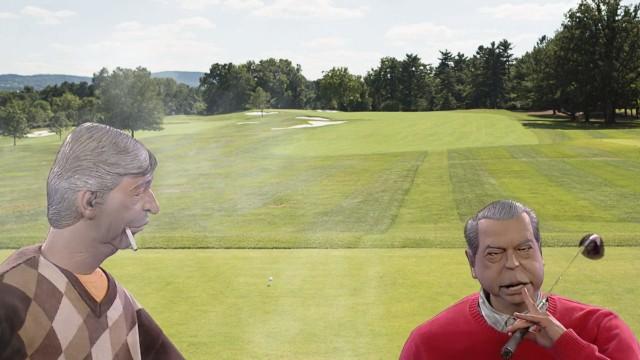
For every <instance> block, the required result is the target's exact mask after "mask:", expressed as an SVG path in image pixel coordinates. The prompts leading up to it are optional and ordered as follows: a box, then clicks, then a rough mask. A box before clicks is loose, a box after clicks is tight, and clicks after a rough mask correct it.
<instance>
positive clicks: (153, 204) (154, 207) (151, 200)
mask: <svg viewBox="0 0 640 360" xmlns="http://www.w3.org/2000/svg"><path fill="white" fill-rule="evenodd" d="M144 210H145V211H148V212H150V213H152V214H154V215H155V214H157V213H159V212H160V204H158V200H157V199H156V196H155V194H154V193H153V191H151V189H149V192H148V195H147V198H146V199H145V204H144Z"/></svg>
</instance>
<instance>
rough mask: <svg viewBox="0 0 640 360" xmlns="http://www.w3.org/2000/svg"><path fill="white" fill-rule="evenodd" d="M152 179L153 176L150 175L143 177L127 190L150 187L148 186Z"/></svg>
mask: <svg viewBox="0 0 640 360" xmlns="http://www.w3.org/2000/svg"><path fill="white" fill-rule="evenodd" d="M152 181H153V178H152V177H151V178H147V179H144V180H142V181H140V182H139V183H137V184H135V185H133V186H132V187H131V188H130V189H129V190H130V191H131V190H138V189H140V188H147V187H150V186H151V182H152Z"/></svg>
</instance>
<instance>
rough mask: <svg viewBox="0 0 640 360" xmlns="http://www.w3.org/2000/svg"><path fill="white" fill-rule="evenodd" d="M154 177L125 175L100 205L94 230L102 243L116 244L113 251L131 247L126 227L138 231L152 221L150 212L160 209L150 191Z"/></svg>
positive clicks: (133, 231) (154, 212) (134, 231)
mask: <svg viewBox="0 0 640 360" xmlns="http://www.w3.org/2000/svg"><path fill="white" fill-rule="evenodd" d="M152 180H153V177H152V175H148V176H126V177H124V178H123V179H122V181H121V182H120V184H118V186H117V187H116V188H115V189H113V190H112V191H111V192H110V193H109V194H107V195H106V196H105V197H104V199H103V200H102V204H101V206H100V207H98V209H97V213H96V218H95V220H96V221H95V230H96V232H97V235H99V236H98V238H99V239H101V240H100V242H101V243H102V244H104V245H110V246H111V247H113V249H112V251H113V253H115V252H116V251H117V250H118V249H126V248H128V247H129V239H128V238H127V234H126V232H125V228H126V227H129V229H131V232H132V233H133V234H135V233H138V232H140V231H142V229H143V228H144V226H145V225H146V224H147V222H148V221H149V213H151V214H157V213H158V211H160V207H159V205H158V202H157V201H156V198H155V196H154V194H153V191H151V182H152Z"/></svg>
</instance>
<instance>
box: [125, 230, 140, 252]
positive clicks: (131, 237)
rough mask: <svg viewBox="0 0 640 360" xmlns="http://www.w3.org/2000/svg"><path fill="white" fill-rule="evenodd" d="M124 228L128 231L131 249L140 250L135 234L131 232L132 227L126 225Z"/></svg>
mask: <svg viewBox="0 0 640 360" xmlns="http://www.w3.org/2000/svg"><path fill="white" fill-rule="evenodd" d="M124 230H125V232H126V233H127V237H128V238H129V244H130V245H131V246H130V247H131V250H133V251H138V245H137V244H136V239H135V238H134V237H133V234H132V233H131V229H129V228H128V227H126V228H125V229H124Z"/></svg>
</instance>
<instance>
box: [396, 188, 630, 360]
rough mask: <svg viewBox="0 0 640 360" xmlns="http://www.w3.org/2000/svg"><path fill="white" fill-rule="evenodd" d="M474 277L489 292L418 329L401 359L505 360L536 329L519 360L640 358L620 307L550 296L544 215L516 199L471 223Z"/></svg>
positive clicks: (466, 232)
mask: <svg viewBox="0 0 640 360" xmlns="http://www.w3.org/2000/svg"><path fill="white" fill-rule="evenodd" d="M464 236H465V239H466V240H467V249H466V250H465V254H466V257H467V261H468V262H469V267H470V269H471V276H472V277H473V278H474V279H477V280H478V282H479V283H480V286H481V289H480V292H479V293H477V294H472V295H470V296H467V297H465V298H464V299H462V300H460V301H459V302H458V303H456V304H454V305H452V306H451V307H449V308H448V309H446V310H444V311H443V312H441V313H440V314H438V315H436V316H435V317H433V318H432V319H431V320H428V321H427V322H425V323H423V324H422V325H420V326H418V327H417V328H416V329H415V330H413V332H412V333H411V335H410V336H409V339H408V340H407V341H406V343H405V345H404V348H403V349H402V353H401V355H400V358H401V359H402V360H409V359H412V360H416V359H430V360H433V359H470V358H472V359H497V358H499V357H500V354H501V348H502V346H503V345H505V343H506V342H507V341H508V340H509V338H510V334H511V333H513V332H515V331H517V330H519V329H522V328H530V330H529V333H528V334H527V335H526V336H525V339H526V340H525V341H523V342H522V343H521V344H520V346H519V347H518V348H517V351H516V352H515V355H514V359H640V345H639V344H638V341H637V340H636V338H635V336H634V335H633V333H632V332H631V329H629V327H628V326H627V325H626V324H625V323H624V322H623V321H622V320H621V319H620V318H619V317H618V316H617V315H616V314H614V313H613V312H611V311H609V310H606V309H602V308H597V307H594V306H590V305H585V304H581V303H578V302H575V301H572V300H569V299H566V298H563V297H561V296H557V295H551V294H549V295H547V296H543V295H542V292H541V290H540V289H541V287H542V281H543V279H544V263H543V260H542V248H541V246H540V243H541V241H540V231H539V229H538V218H537V217H536V215H535V213H534V212H533V211H532V210H531V209H529V208H527V207H526V206H524V205H522V204H520V203H517V202H515V201H512V200H500V201H495V202H492V203H491V204H489V205H487V206H486V207H485V208H483V209H482V210H480V211H479V212H478V213H477V214H476V215H475V216H473V217H472V218H470V219H469V220H468V221H467V223H466V225H465V228H464Z"/></svg>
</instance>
